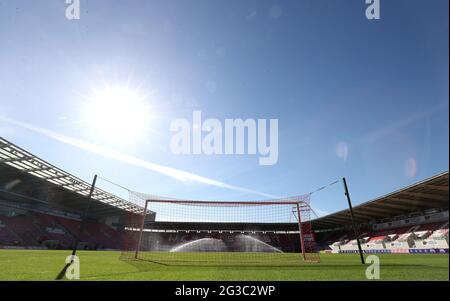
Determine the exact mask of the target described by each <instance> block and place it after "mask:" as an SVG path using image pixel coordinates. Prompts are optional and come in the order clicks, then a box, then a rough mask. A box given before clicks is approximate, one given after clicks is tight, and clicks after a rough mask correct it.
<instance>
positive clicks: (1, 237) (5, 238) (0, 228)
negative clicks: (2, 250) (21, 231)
mask: <svg viewBox="0 0 450 301" xmlns="http://www.w3.org/2000/svg"><path fill="white" fill-rule="evenodd" d="M19 243H20V241H19V240H18V238H17V236H16V235H15V234H14V233H13V232H12V231H11V230H10V229H8V227H7V226H6V224H5V223H4V222H3V221H2V219H0V245H6V246H14V245H17V244H19Z"/></svg>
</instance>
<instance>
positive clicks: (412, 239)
mask: <svg viewBox="0 0 450 301" xmlns="http://www.w3.org/2000/svg"><path fill="white" fill-rule="evenodd" d="M448 181H449V174H448V171H445V172H442V173H440V174H437V175H435V176H433V177H430V178H427V179H424V180H422V181H420V182H417V183H415V184H413V185H410V186H408V187H403V188H400V189H398V190H396V191H393V192H392V193H389V194H387V195H384V196H380V197H378V198H376V199H374V200H370V201H366V202H363V203H361V204H360V205H358V206H355V207H354V208H353V210H350V209H348V210H343V211H338V212H335V213H332V214H328V215H325V216H321V217H316V216H314V214H313V211H312V209H311V207H310V206H309V201H310V195H303V196H297V197H289V198H283V199H275V200H264V201H194V200H180V199H171V198H164V197H156V196H151V195H145V194H141V193H136V192H132V191H130V192H129V199H128V200H125V199H124V198H121V197H119V196H117V195H115V194H113V193H110V192H107V191H105V190H102V189H100V188H98V187H94V186H93V185H91V184H90V183H87V182H85V181H84V180H82V179H79V178H77V177H76V176H74V175H71V174H70V173H67V172H65V171H64V170H62V169H60V168H58V167H56V166H54V165H52V164H51V163H47V161H45V160H44V159H41V158H38V157H36V156H34V155H33V154H31V153H30V152H28V151H26V150H24V149H22V148H20V147H19V146H17V145H14V144H13V143H11V142H10V141H7V140H5V139H3V138H1V139H0V265H1V268H0V280H53V279H55V278H57V275H58V273H60V271H61V268H62V267H63V266H64V264H65V263H68V262H67V261H66V258H67V256H69V255H70V254H71V250H72V249H74V248H76V249H78V253H77V255H78V256H79V260H80V266H81V274H80V279H81V280H365V279H366V274H365V271H366V268H367V264H366V265H362V264H361V263H360V258H359V255H358V242H359V244H360V246H361V249H362V252H363V254H364V256H365V257H367V256H369V255H372V254H374V255H376V256H378V258H379V259H380V269H381V279H382V280H448V279H449V278H448V277H449V276H448V271H449V259H448V252H449V245H448V243H449V241H448V239H449V238H448V229H449V216H448V204H449V192H448V187H449V182H448ZM337 184H342V183H337ZM340 197H341V196H340Z"/></svg>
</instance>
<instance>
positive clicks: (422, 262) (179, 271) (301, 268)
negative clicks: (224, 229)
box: [0, 250, 449, 281]
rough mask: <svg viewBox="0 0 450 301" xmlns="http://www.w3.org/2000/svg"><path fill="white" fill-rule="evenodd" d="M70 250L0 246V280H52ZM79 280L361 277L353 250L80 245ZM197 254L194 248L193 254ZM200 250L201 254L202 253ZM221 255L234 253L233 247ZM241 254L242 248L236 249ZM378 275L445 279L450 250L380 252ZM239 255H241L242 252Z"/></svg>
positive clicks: (359, 265)
mask: <svg viewBox="0 0 450 301" xmlns="http://www.w3.org/2000/svg"><path fill="white" fill-rule="evenodd" d="M68 255H70V251H41V250H39V251H38V250H0V280H53V279H54V278H55V277H56V275H57V274H58V273H59V271H60V270H61V268H62V267H63V266H64V264H65V258H66V256H68ZM78 255H79V258H80V267H81V268H80V274H81V280H89V281H91V280H257V281H258V280H366V278H365V269H366V267H364V266H362V265H361V264H360V263H359V257H358V255H353V254H321V263H302V264H300V265H290V264H287V265H283V264H278V263H270V262H268V263H267V264H264V265H246V264H245V263H243V264H242V265H239V264H236V260H235V258H230V261H231V262H234V264H232V265H198V264H190V265H184V264H181V265H180V264H174V265H168V266H167V265H161V264H155V263H150V262H143V261H137V262H136V261H122V260H120V259H119V258H120V253H119V252H109V251H105V252H102V251H92V252H90V251H82V252H79V253H78ZM196 255H198V254H196ZM203 255H204V254H202V256H203ZM223 256H230V257H233V254H232V253H228V254H224V255H223ZM241 256H242V254H241ZM379 257H380V264H381V269H380V276H381V280H446V281H448V280H449V256H448V255H431V254H430V255H429V254H426V255H425V254H423V255H422V254H411V255H410V254H384V255H379ZM241 258H243V257H241Z"/></svg>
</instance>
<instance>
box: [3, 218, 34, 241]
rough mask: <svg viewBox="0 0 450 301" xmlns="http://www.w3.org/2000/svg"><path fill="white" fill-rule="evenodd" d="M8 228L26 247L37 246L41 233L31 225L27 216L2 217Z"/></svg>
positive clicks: (31, 222)
mask: <svg viewBox="0 0 450 301" xmlns="http://www.w3.org/2000/svg"><path fill="white" fill-rule="evenodd" d="M2 219H3V221H4V222H5V224H6V225H7V226H8V228H9V229H10V230H11V231H13V232H14V233H16V234H17V235H18V236H19V237H20V238H21V240H22V241H23V244H24V245H26V246H39V242H38V241H39V239H40V237H41V236H42V232H41V231H39V229H38V228H36V226H35V225H34V224H33V221H32V219H31V218H30V217H29V216H17V217H2Z"/></svg>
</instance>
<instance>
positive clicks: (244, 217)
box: [122, 195, 319, 265]
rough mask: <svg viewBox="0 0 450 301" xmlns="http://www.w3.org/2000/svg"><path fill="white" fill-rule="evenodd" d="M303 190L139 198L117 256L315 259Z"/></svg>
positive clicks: (168, 261)
mask: <svg viewBox="0 0 450 301" xmlns="http://www.w3.org/2000/svg"><path fill="white" fill-rule="evenodd" d="M315 247H316V246H315V237H314V232H313V229H312V226H311V207H310V205H309V195H306V196H301V197H294V198H287V199H276V200H268V201H237V202H235V201H233V202H227V201H189V200H176V199H160V198H155V199H151V198H148V199H145V205H144V210H143V213H142V214H133V215H131V216H130V217H129V218H128V221H127V223H126V225H125V227H124V234H123V248H122V259H125V260H146V261H151V262H153V263H159V264H163V265H174V264H180V265H182V264H220V265H248V264H251V265H297V264H301V263H302V262H318V261H319V254H318V252H317V250H316V248H315Z"/></svg>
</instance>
